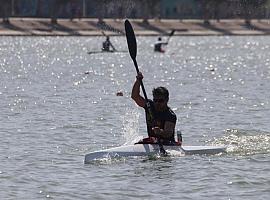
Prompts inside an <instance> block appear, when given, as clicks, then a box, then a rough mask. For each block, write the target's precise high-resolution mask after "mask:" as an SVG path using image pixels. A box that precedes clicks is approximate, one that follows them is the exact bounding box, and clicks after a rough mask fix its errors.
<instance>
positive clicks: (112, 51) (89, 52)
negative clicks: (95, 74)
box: [87, 50, 127, 54]
mask: <svg viewBox="0 0 270 200" xmlns="http://www.w3.org/2000/svg"><path fill="white" fill-rule="evenodd" d="M126 52H127V51H117V50H116V51H114V50H110V51H102V50H100V51H88V52H87V53H88V54H96V53H126Z"/></svg>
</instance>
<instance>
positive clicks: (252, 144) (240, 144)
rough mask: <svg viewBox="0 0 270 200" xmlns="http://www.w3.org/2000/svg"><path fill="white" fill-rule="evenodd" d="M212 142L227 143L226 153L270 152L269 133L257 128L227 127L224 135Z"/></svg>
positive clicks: (252, 153)
mask: <svg viewBox="0 0 270 200" xmlns="http://www.w3.org/2000/svg"><path fill="white" fill-rule="evenodd" d="M212 143H214V144H215V145H227V146H228V148H227V152H228V153H230V154H236V155H241V156H245V155H255V154H268V153H270V133H269V132H263V131H258V130H241V129H240V130H238V129H227V130H226V135H225V136H224V137H222V138H218V139H214V141H212Z"/></svg>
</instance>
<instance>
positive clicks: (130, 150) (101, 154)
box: [84, 144, 226, 163]
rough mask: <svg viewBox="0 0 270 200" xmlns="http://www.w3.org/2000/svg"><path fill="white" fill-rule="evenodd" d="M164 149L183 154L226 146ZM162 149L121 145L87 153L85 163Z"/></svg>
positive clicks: (215, 150)
mask: <svg viewBox="0 0 270 200" xmlns="http://www.w3.org/2000/svg"><path fill="white" fill-rule="evenodd" d="M163 147H164V149H165V150H166V151H168V152H170V151H176V152H178V153H180V154H183V155H195V154H200V155H203V154H212V155H213V154H219V153H224V152H226V147H225V146H179V145H173V146H166V145H163ZM159 151H160V148H159V145H158V144H134V145H124V146H120V147H115V148H110V149H105V150H100V151H94V152H91V153H88V154H86V155H85V159H84V163H90V162H92V161H94V160H98V159H103V158H118V157H129V156H149V155H154V154H158V153H159Z"/></svg>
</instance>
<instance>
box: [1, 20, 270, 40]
mask: <svg viewBox="0 0 270 200" xmlns="http://www.w3.org/2000/svg"><path fill="white" fill-rule="evenodd" d="M57 21H58V23H57V24H55V25H53V24H51V19H50V18H10V19H9V22H10V23H9V24H4V23H3V22H2V20H0V36H103V35H110V36H124V35H125V33H124V19H104V21H103V22H102V23H99V22H98V19H93V18H82V19H73V20H70V19H58V20H57ZM130 22H131V23H132V26H133V28H134V31H135V34H136V35H137V36H158V35H168V34H169V33H170V31H171V30H172V29H174V30H175V32H174V35H175V36H225V35H236V36H237V35H242V36H245V35H270V20H269V19H261V20H251V23H250V24H247V23H246V22H245V20H244V19H230V20H223V19H222V20H219V21H217V20H209V22H210V23H209V24H205V23H204V21H203V20H178V19H162V20H154V19H150V20H148V23H144V22H143V20H142V19H130Z"/></svg>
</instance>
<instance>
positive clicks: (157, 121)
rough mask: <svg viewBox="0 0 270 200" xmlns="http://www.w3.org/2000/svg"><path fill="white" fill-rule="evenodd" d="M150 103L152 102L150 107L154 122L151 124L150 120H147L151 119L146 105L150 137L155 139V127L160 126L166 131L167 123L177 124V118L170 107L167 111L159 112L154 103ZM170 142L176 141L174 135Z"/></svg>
mask: <svg viewBox="0 0 270 200" xmlns="http://www.w3.org/2000/svg"><path fill="white" fill-rule="evenodd" d="M149 102H150V107H151V110H152V113H153V118H154V120H153V122H151V121H150V120H147V119H149V113H148V110H147V107H146V105H145V107H144V109H145V114H146V124H147V133H148V136H149V137H154V136H155V134H154V132H153V130H152V128H153V127H155V126H158V127H160V128H161V129H164V125H165V121H169V122H172V123H176V120H177V117H176V115H175V113H174V112H173V111H172V109H171V108H169V107H168V108H167V109H166V110H165V111H162V112H158V111H156V110H155V106H154V102H153V101H152V100H149ZM169 140H170V141H175V139H174V135H173V136H172V137H171V138H169Z"/></svg>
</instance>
